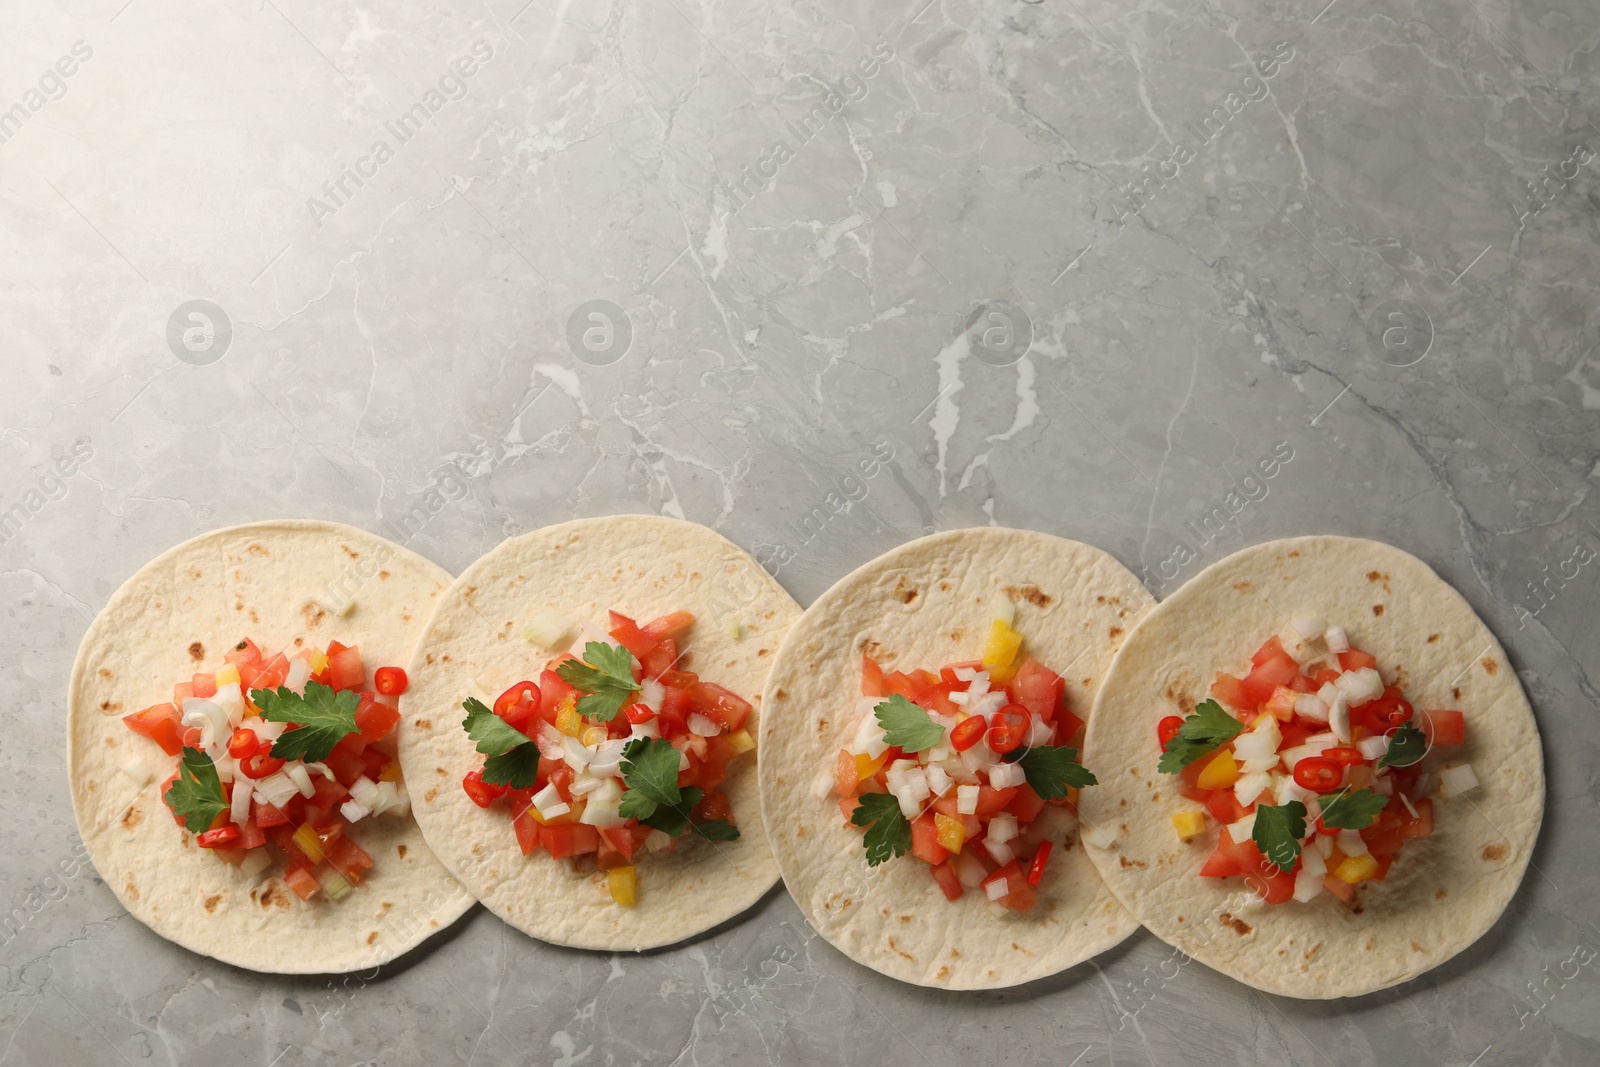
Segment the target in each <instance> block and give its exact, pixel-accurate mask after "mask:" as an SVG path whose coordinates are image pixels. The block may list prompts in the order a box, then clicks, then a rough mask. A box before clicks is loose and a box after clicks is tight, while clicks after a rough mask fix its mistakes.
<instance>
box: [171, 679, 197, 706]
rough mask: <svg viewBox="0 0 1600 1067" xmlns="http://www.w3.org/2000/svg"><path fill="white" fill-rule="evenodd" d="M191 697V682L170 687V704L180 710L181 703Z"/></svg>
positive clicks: (192, 689) (192, 691) (192, 685)
mask: <svg viewBox="0 0 1600 1067" xmlns="http://www.w3.org/2000/svg"><path fill="white" fill-rule="evenodd" d="M193 696H194V684H193V683H192V682H179V683H178V684H177V685H174V686H173V687H172V702H173V703H174V704H175V705H177V706H178V708H180V709H181V708H182V707H183V702H184V701H185V700H188V699H189V698H191V697H193Z"/></svg>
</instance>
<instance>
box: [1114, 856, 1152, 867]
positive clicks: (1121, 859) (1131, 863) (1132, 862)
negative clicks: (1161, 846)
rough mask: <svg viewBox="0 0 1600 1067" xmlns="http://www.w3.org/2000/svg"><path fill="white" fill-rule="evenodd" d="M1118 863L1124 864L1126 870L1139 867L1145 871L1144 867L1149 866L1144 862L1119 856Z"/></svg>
mask: <svg viewBox="0 0 1600 1067" xmlns="http://www.w3.org/2000/svg"><path fill="white" fill-rule="evenodd" d="M1117 862H1118V863H1120V864H1122V866H1123V868H1124V869H1126V868H1128V867H1138V868H1141V869H1143V868H1144V867H1146V866H1148V864H1146V863H1145V861H1144V860H1130V859H1129V858H1128V857H1126V856H1118V857H1117Z"/></svg>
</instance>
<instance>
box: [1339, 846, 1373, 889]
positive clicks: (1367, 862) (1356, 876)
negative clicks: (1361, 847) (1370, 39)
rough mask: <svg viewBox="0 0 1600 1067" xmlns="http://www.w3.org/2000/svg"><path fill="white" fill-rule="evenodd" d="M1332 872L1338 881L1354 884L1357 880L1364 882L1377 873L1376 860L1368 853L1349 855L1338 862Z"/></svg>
mask: <svg viewBox="0 0 1600 1067" xmlns="http://www.w3.org/2000/svg"><path fill="white" fill-rule="evenodd" d="M1333 873H1334V875H1335V876H1336V877H1338V879H1339V880H1340V881H1342V882H1349V883H1350V884H1351V885H1355V884H1356V883H1357V882H1365V881H1366V880H1367V879H1368V878H1371V877H1372V876H1373V875H1375V874H1377V873H1378V861H1377V860H1375V859H1373V858H1372V856H1371V854H1370V853H1369V854H1367V855H1362V856H1351V857H1350V858H1348V859H1346V860H1345V861H1344V862H1343V863H1341V864H1339V866H1338V867H1337V868H1336V869H1335V870H1334V872H1333Z"/></svg>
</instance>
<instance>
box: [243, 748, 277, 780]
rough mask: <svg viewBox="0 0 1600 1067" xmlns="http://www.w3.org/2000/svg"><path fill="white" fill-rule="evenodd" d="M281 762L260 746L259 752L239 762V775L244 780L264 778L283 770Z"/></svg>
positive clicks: (269, 750)
mask: <svg viewBox="0 0 1600 1067" xmlns="http://www.w3.org/2000/svg"><path fill="white" fill-rule="evenodd" d="M283 762H284V761H283V760H281V759H279V758H278V757H276V756H274V755H273V754H272V750H271V749H269V748H267V747H266V746H262V748H261V750H260V751H258V752H254V753H252V754H251V755H249V756H247V757H246V758H244V759H242V760H240V761H239V773H240V774H242V775H244V776H245V777H246V778H265V777H267V775H269V774H277V773H278V772H279V771H281V770H283Z"/></svg>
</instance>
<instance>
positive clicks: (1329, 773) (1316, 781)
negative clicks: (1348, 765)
mask: <svg viewBox="0 0 1600 1067" xmlns="http://www.w3.org/2000/svg"><path fill="white" fill-rule="evenodd" d="M1294 780H1295V784H1296V785H1298V786H1300V788H1302V789H1309V790H1311V791H1312V792H1315V793H1321V792H1325V791H1326V790H1329V789H1337V788H1338V787H1339V783H1340V782H1342V781H1343V780H1344V767H1343V766H1342V765H1341V764H1340V763H1339V761H1338V760H1331V759H1328V758H1327V757H1326V756H1307V757H1306V758H1305V759H1303V760H1301V761H1300V762H1299V763H1296V764H1295V765H1294Z"/></svg>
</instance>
